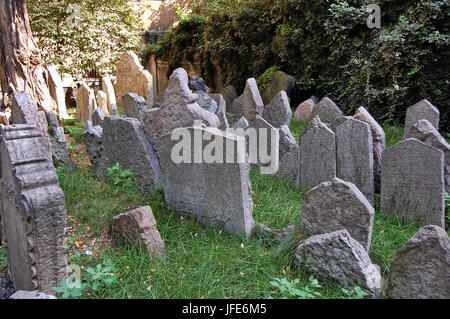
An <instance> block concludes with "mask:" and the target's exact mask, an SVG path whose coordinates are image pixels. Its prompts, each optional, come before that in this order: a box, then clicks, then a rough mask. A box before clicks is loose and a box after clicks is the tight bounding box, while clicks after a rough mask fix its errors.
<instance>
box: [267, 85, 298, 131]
mask: <svg viewBox="0 0 450 319" xmlns="http://www.w3.org/2000/svg"><path fill="white" fill-rule="evenodd" d="M262 117H263V118H264V119H265V120H266V121H267V122H269V123H270V124H271V125H272V126H274V127H281V126H283V125H286V126H289V124H291V118H292V110H291V106H290V104H289V100H288V97H287V94H286V92H285V91H280V92H278V93H277V94H276V95H275V97H274V98H273V99H272V101H270V103H269V104H268V105H266V107H265V108H264V110H263V112H262Z"/></svg>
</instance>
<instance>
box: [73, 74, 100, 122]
mask: <svg viewBox="0 0 450 319" xmlns="http://www.w3.org/2000/svg"><path fill="white" fill-rule="evenodd" d="M96 107H97V102H96V101H95V94H94V90H92V89H91V88H90V87H89V86H87V84H86V83H84V82H82V83H81V84H80V87H79V88H78V90H77V121H78V122H83V123H86V122H87V121H92V113H94V110H95V108H96Z"/></svg>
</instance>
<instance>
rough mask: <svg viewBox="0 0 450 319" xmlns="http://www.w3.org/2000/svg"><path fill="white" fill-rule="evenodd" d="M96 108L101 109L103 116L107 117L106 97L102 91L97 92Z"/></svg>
mask: <svg viewBox="0 0 450 319" xmlns="http://www.w3.org/2000/svg"><path fill="white" fill-rule="evenodd" d="M97 108H100V109H102V111H103V114H106V115H109V111H108V96H107V95H106V93H105V92H103V91H102V90H100V91H98V92H97Z"/></svg>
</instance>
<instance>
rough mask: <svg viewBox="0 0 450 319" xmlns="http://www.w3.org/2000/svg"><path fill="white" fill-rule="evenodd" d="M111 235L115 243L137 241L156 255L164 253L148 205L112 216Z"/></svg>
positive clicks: (162, 244)
mask: <svg viewBox="0 0 450 319" xmlns="http://www.w3.org/2000/svg"><path fill="white" fill-rule="evenodd" d="M111 235H112V238H113V240H114V241H115V243H116V244H122V243H125V244H127V243H128V242H127V241H128V240H131V241H137V242H139V244H141V245H143V247H145V248H146V249H147V251H148V252H150V253H152V254H155V255H156V256H161V255H163V253H164V242H163V240H162V238H161V235H160V234H159V231H158V228H157V225H156V220H155V217H154V216H153V211H152V209H151V208H150V206H144V207H138V208H136V209H133V210H131V211H128V212H126V213H123V214H120V215H117V216H114V217H113V219H112V221H111Z"/></svg>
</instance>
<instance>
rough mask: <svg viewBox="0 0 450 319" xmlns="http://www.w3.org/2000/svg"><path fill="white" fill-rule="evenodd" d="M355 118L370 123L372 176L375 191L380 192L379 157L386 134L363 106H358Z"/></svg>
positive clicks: (384, 144) (384, 147) (384, 143)
mask: <svg viewBox="0 0 450 319" xmlns="http://www.w3.org/2000/svg"><path fill="white" fill-rule="evenodd" d="M353 117H354V118H355V119H357V120H360V121H363V122H366V123H367V124H369V125H370V130H371V132H372V146H373V174H374V175H373V176H374V186H375V192H376V193H380V187H381V158H382V156H383V152H384V150H385V149H386V134H385V133H384V130H383V128H382V127H381V125H380V124H378V122H377V121H375V119H374V118H373V117H372V115H370V113H369V112H368V111H367V110H366V109H365V108H364V107H362V106H361V107H360V108H359V109H358V110H357V111H356V114H355V115H354V116H353Z"/></svg>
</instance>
